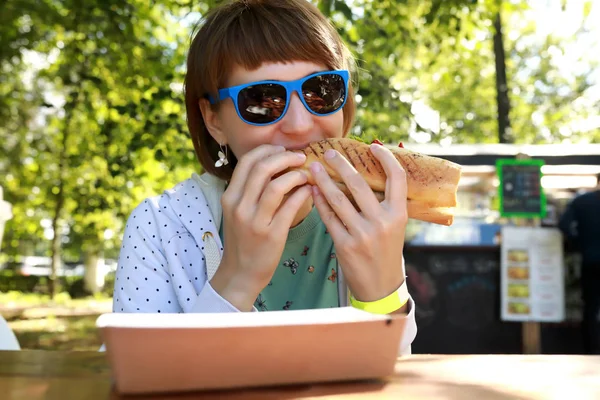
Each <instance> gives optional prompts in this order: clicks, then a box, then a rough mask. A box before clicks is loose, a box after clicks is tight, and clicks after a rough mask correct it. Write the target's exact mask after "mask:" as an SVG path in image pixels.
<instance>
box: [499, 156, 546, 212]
mask: <svg viewBox="0 0 600 400" xmlns="http://www.w3.org/2000/svg"><path fill="white" fill-rule="evenodd" d="M542 165H544V161H543V160H517V159H500V160H498V161H497V162H496V168H497V171H498V177H499V179H500V187H499V195H500V215H502V216H503V217H524V218H534V217H541V218H543V217H545V216H546V195H545V193H544V189H543V188H542Z"/></svg>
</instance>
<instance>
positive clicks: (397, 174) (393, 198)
mask: <svg viewBox="0 0 600 400" xmlns="http://www.w3.org/2000/svg"><path fill="white" fill-rule="evenodd" d="M371 152H372V153H373V155H374V156H375V157H376V158H377V160H379V162H380V163H381V166H382V167H383V170H384V172H385V174H386V176H387V179H386V182H385V199H386V200H385V201H387V203H388V204H389V205H390V206H392V207H397V206H402V205H403V207H404V208H406V199H407V192H408V190H407V187H406V171H404V168H402V165H401V164H400V163H399V162H398V160H396V157H395V156H394V154H393V153H392V152H391V151H390V149H388V148H386V147H385V146H381V145H378V144H372V145H371Z"/></svg>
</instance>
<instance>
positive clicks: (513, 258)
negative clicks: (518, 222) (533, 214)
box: [500, 226, 565, 322]
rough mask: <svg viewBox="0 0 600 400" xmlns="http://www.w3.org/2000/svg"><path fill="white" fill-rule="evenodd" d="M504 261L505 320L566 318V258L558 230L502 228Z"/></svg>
mask: <svg viewBox="0 0 600 400" xmlns="http://www.w3.org/2000/svg"><path fill="white" fill-rule="evenodd" d="M500 262H501V264H500V271H501V296H502V301H501V302H500V303H501V307H502V310H501V318H502V320H504V321H530V322H561V321H563V320H564V319H565V290H564V275H563V274H564V267H563V264H564V258H563V246H562V235H561V233H560V231H559V230H558V229H555V228H539V227H516V226H505V227H502V245H501V256H500Z"/></svg>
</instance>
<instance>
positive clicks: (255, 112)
mask: <svg viewBox="0 0 600 400" xmlns="http://www.w3.org/2000/svg"><path fill="white" fill-rule="evenodd" d="M285 101H286V90H285V88H284V87H283V86H281V85H278V84H271V83H269V84H266V83H265V84H260V85H254V86H248V87H246V88H244V89H242V90H241V91H240V93H239V94H238V108H239V112H240V115H241V116H242V118H243V119H244V120H246V121H248V122H250V123H253V124H268V123H269V122H273V121H275V120H276V119H277V118H279V117H280V116H281V114H282V113H283V110H285Z"/></svg>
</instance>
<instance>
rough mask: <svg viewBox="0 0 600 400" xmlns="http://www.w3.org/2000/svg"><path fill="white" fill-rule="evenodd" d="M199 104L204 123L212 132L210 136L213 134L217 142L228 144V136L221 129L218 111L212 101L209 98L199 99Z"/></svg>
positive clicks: (223, 144)
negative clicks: (214, 108) (213, 107)
mask: <svg viewBox="0 0 600 400" xmlns="http://www.w3.org/2000/svg"><path fill="white" fill-rule="evenodd" d="M198 106H199V107H200V112H201V113H202V118H203V119H204V125H206V129H207V130H208V133H210V136H212V137H213V139H215V140H216V142H217V143H219V144H220V145H222V146H225V145H226V144H227V137H226V136H225V135H224V134H223V130H222V129H221V123H220V121H219V115H218V113H217V112H216V111H215V110H213V109H212V107H211V105H210V102H209V101H208V100H207V99H200V100H198Z"/></svg>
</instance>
